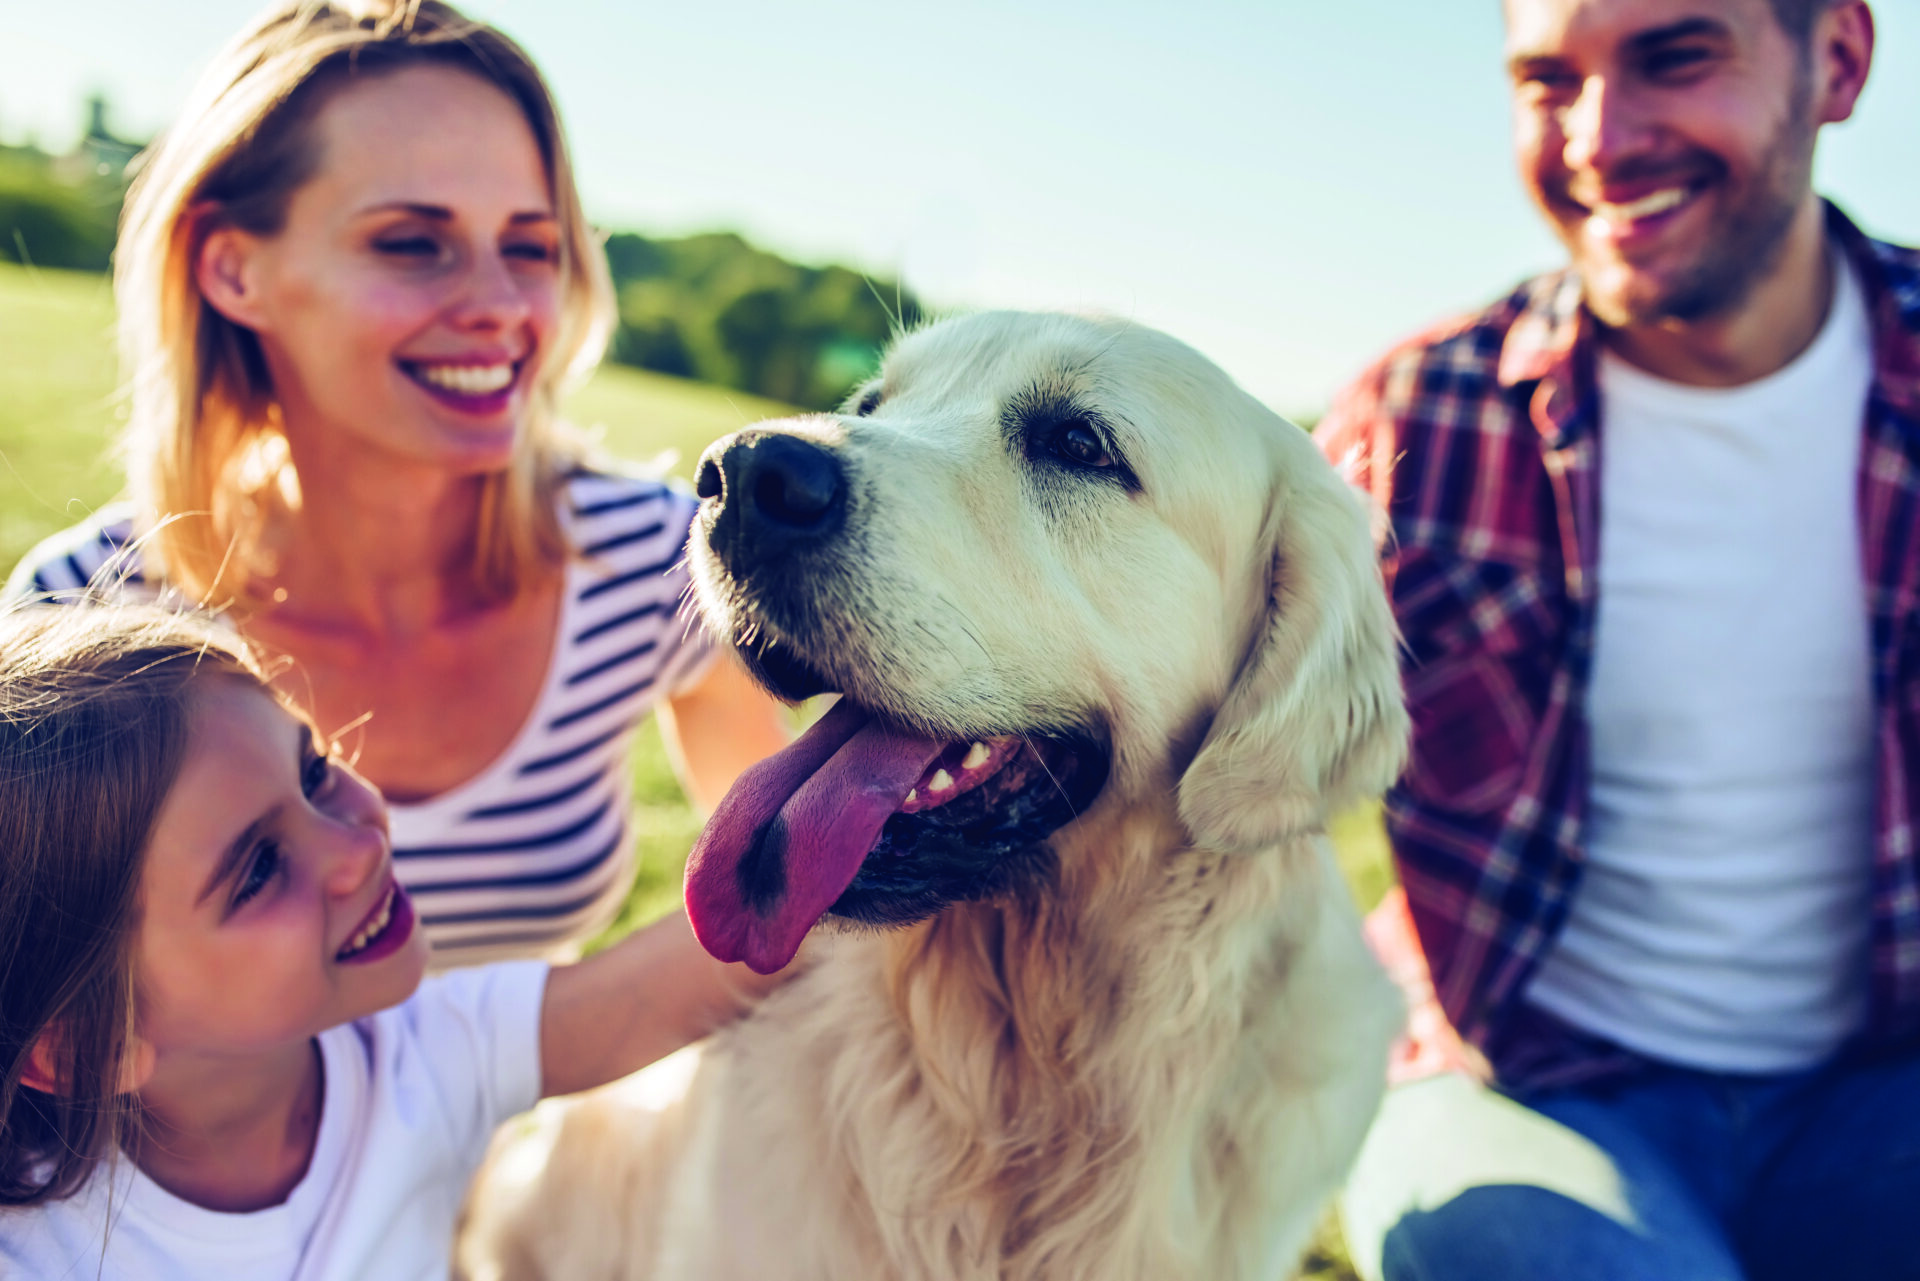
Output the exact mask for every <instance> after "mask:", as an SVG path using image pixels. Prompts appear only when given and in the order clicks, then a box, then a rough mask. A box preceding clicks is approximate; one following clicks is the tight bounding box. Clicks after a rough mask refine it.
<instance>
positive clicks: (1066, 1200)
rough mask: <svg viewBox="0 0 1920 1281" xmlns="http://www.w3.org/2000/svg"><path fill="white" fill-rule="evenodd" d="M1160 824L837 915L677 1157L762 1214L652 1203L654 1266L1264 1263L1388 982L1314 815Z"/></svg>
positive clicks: (732, 1054)
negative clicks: (708, 1217) (1301, 824)
mask: <svg viewBox="0 0 1920 1281" xmlns="http://www.w3.org/2000/svg"><path fill="white" fill-rule="evenodd" d="M1179 840H1180V837H1179V833H1178V832H1177V831H1174V830H1171V825H1170V824H1169V823H1168V822H1167V821H1166V820H1164V819H1163V818H1161V817H1159V816H1156V815H1153V814H1151V813H1148V812H1145V811H1142V812H1139V813H1135V814H1131V815H1126V816H1122V817H1120V818H1118V819H1116V820H1114V821H1113V822H1111V823H1109V824H1106V825H1103V826H1102V828H1101V829H1100V830H1098V831H1089V832H1087V833H1086V835H1085V838H1084V841H1085V847H1084V848H1082V849H1081V850H1077V851H1075V850H1069V851H1063V855H1064V857H1063V859H1062V867H1063V869H1065V870H1063V872H1062V876H1063V878H1072V877H1076V876H1078V877H1081V878H1084V880H1085V884H1083V885H1072V886H1067V887H1063V892H1059V893H1048V892H1041V891H1036V892H1035V893H1034V894H1032V895H1029V896H1026V897H1023V898H1020V899H1018V900H1014V901H1009V902H1005V903H994V904H975V905H968V906H963V907H959V908H954V909H950V910H949V911H948V912H946V913H944V914H943V915H942V916H940V917H938V918H936V919H935V920H933V921H931V922H929V923H927V924H926V925H924V926H921V927H918V928H915V929H912V930H909V931H904V932H899V933H894V934H889V935H882V936H869V937H857V938H843V939H838V940H834V941H832V942H831V943H830V944H829V945H828V947H827V948H826V949H824V950H825V951H826V952H827V955H825V956H822V957H821V958H819V968H818V969H817V970H816V976H817V977H818V979H819V981H810V980H809V979H806V978H803V979H801V980H800V981H798V982H796V983H795V984H794V985H793V986H792V987H791V988H789V989H788V990H787V991H785V992H783V993H781V994H780V995H779V996H778V997H777V998H776V999H775V1000H774V1001H772V1002H770V1003H769V1005H768V1006H767V1008H765V1009H764V1010H763V1011H762V1012H761V1014H760V1015H758V1016H757V1017H756V1018H755V1019H753V1020H751V1021H749V1022H748V1023H747V1024H745V1025H743V1026H742V1027H740V1028H739V1029H737V1030H736V1032H734V1033H732V1034H730V1035H729V1036H728V1037H727V1038H726V1040H725V1041H723V1042H722V1043H721V1045H719V1046H717V1047H716V1052H714V1053H712V1054H711V1055H710V1058H709V1060H708V1063H707V1064H706V1066H705V1071H707V1072H708V1073H711V1074H716V1075H714V1076H712V1077H711V1078H710V1079H709V1080H708V1081H707V1083H706V1084H707V1085H708V1086H710V1087H711V1088H710V1090H708V1091H707V1092H706V1097H707V1100H708V1101H709V1103H710V1104H712V1105H714V1106H708V1107H706V1108H704V1109H703V1115H702V1117H701V1120H700V1121H699V1122H698V1125H699V1126H700V1133H699V1135H698V1137H697V1138H696V1139H695V1141H694V1143H693V1147H694V1148H695V1149H696V1150H698V1151H699V1152H700V1156H701V1157H702V1158H703V1159H702V1160H700V1161H697V1162H695V1165H696V1167H699V1166H704V1167H705V1168H694V1169H683V1170H682V1172H681V1173H682V1177H684V1178H689V1179H692V1180H694V1182H695V1185H696V1186H697V1185H699V1184H710V1185H711V1186H715V1187H725V1188H726V1189H727V1199H728V1200H729V1201H730V1202H731V1203H733V1204H734V1205H736V1206H751V1207H753V1208H754V1222H753V1223H751V1224H742V1223H735V1224H734V1225H732V1226H733V1228H734V1229H735V1233H734V1234H732V1235H730V1236H729V1238H728V1239H727V1240H726V1241H724V1242H716V1241H713V1240H712V1239H708V1240H706V1241H703V1242H693V1241H678V1242H676V1241H675V1240H674V1239H673V1238H674V1236H675V1232H674V1226H673V1225H674V1220H675V1218H676V1215H675V1213H674V1210H673V1208H672V1207H671V1206H669V1207H666V1213H665V1216H664V1218H663V1220H662V1221H661V1224H660V1226H661V1230H662V1233H663V1238H664V1241H663V1244H664V1245H665V1246H666V1249H665V1251H664V1255H663V1260H664V1261H665V1262H666V1263H667V1264H668V1266H666V1267H664V1268H663V1269H662V1270H661V1271H660V1273H659V1274H658V1275H660V1276H662V1277H665V1276H678V1275H686V1276H689V1277H691V1276H696V1275H697V1276H701V1277H705V1278H714V1277H732V1276H738V1277H743V1278H744V1277H755V1278H761V1277H788V1276H791V1277H795V1278H812V1277H819V1278H823V1279H824V1278H827V1277H832V1276H844V1275H851V1274H850V1273H848V1272H847V1271H846V1267H847V1262H848V1260H849V1259H853V1258H858V1259H861V1260H863V1261H864V1263H865V1265H866V1266H865V1270H863V1271H861V1272H860V1273H859V1274H860V1275H867V1276H875V1277H898V1278H901V1279H902V1281H907V1279H912V1281H936V1279H938V1281H963V1279H971V1278H981V1279H983V1281H984V1279H985V1278H996V1279H1001V1278H1004V1279H1006V1281H1020V1279H1023V1278H1047V1279H1048V1281H1078V1279H1081V1278H1085V1279H1086V1281H1093V1279H1094V1278H1100V1279H1101V1281H1114V1279H1117V1278H1141V1279H1142V1281H1145V1279H1147V1278H1154V1279H1155V1281H1166V1279H1170V1278H1182V1277H1193V1278H1200V1277H1206V1278H1223V1279H1224V1278H1256V1277H1258V1278H1269V1277H1277V1276H1279V1275H1281V1274H1282V1272H1283V1270H1284V1269H1285V1268H1286V1267H1287V1266H1288V1265H1289V1264H1290V1263H1291V1262H1292V1260H1293V1258H1294V1257H1295V1255H1297V1252H1298V1250H1299V1248H1300V1247H1301V1246H1302V1245H1303V1244H1304V1240H1305V1236H1306V1234H1307V1233H1308V1232H1310V1231H1311V1228H1312V1223H1311V1221H1305V1222H1301V1221H1297V1220H1299V1218H1300V1216H1299V1214H1298V1213H1297V1212H1292V1214H1291V1219H1290V1211H1291V1209H1292V1207H1298V1206H1300V1205H1303V1204H1304V1205H1308V1206H1317V1205H1318V1204H1320V1202H1321V1200H1322V1198H1323V1197H1324V1194H1325V1193H1326V1192H1327V1191H1328V1190H1330V1188H1331V1186H1332V1185H1333V1184H1334V1183H1337V1181H1338V1179H1339V1178H1340V1177H1341V1175H1342V1174H1343V1173H1344V1170H1343V1169H1342V1168H1341V1167H1342V1166H1343V1165H1344V1162H1345V1161H1346V1159H1347V1157H1348V1155H1349V1154H1350V1152H1351V1150H1352V1147H1353V1145H1354V1142H1355V1141H1357V1135H1350V1134H1347V1133H1345V1132H1344V1131H1343V1126H1344V1125H1345V1123H1344V1122H1341V1121H1339V1120H1337V1119H1336V1120H1334V1121H1332V1122H1331V1128H1332V1130H1333V1132H1330V1133H1329V1132H1325V1131H1326V1130H1327V1128H1328V1126H1327V1125H1326V1124H1323V1122H1325V1121H1326V1120H1327V1117H1329V1116H1330V1117H1332V1118H1342V1117H1346V1116H1353V1115H1358V1116H1361V1117H1364V1116H1366V1115H1370V1113H1371V1101H1370V1100H1368V1099H1366V1098H1363V1097H1358V1096H1364V1095H1367V1094H1368V1093H1372V1094H1377V1092H1378V1088H1379V1087H1378V1084H1377V1080H1378V1063H1379V1061H1380V1057H1381V1054H1382V1053H1383V1051H1384V1044H1385V1039H1386V1037H1387V1035H1389V1031H1390V1027H1391V1024H1392V1018H1391V1003H1390V1001H1388V1000H1386V999H1385V997H1384V992H1383V991H1382V988H1381V983H1382V980H1380V978H1379V975H1378V971H1377V969H1376V968H1375V967H1374V966H1373V965H1372V963H1371V961H1370V960H1369V959H1368V958H1367V957H1366V955H1365V953H1364V949H1363V948H1362V947H1361V945H1360V943H1359V940H1358V932H1357V930H1356V929H1355V928H1354V925H1353V921H1352V909H1351V906H1350V905H1348V904H1347V903H1346V901H1345V894H1344V890H1343V889H1342V888H1341V887H1340V886H1339V885H1338V884H1337V881H1336V880H1335V878H1334V877H1333V875H1332V872H1331V867H1330V864H1329V862H1328V860H1327V858H1326V856H1325V852H1324V849H1323V848H1321V845H1320V843H1319V842H1318V841H1317V840H1316V839H1314V838H1309V837H1302V838H1299V839H1298V840H1296V841H1294V842H1292V843H1290V844H1289V845H1288V846H1287V847H1286V848H1284V849H1281V850H1277V851H1268V852H1264V853H1260V854H1233V855H1220V854H1211V853H1207V852H1204V851H1192V850H1180V849H1178V844H1179ZM1093 850H1099V851H1100V855H1099V856H1098V857H1095V856H1092V853H1091V852H1092V851H1093ZM1170 850H1171V851H1174V852H1171V853H1168V852H1166V851H1170ZM1154 851H1160V853H1158V854H1156V853H1155V852H1154ZM1064 904H1074V905H1076V906H1075V907H1074V908H1073V910H1072V911H1071V913H1069V912H1068V911H1067V910H1066V909H1065V908H1063V906H1062V905H1064ZM1343 916H1344V919H1342V918H1343ZM829 970H838V971H840V972H839V973H837V974H831V975H829V974H828V973H827V971H829ZM848 971H851V972H853V973H856V974H859V975H861V976H862V979H861V981H860V982H857V983H854V982H848V981H847V974H848ZM828 978H831V981H827V979H828ZM1309 1004H1310V1005H1311V1006H1312V1008H1311V1009H1308V1008H1305V1007H1306V1006H1307V1005H1309ZM1343 1024H1344V1025H1346V1026H1343ZM1299 1027H1311V1028H1313V1029H1314V1031H1313V1035H1312V1036H1311V1037H1309V1038H1304V1039H1300V1040H1296V1039H1295V1038H1293V1037H1292V1036H1290V1035H1289V1032H1290V1029H1294V1028H1299ZM1349 1069H1351V1070H1349ZM1343 1077H1345V1078H1349V1079H1343ZM1329 1091H1332V1092H1334V1093H1336V1094H1337V1093H1339V1092H1341V1091H1347V1092H1354V1093H1356V1097H1354V1098H1351V1099H1336V1098H1329V1097H1327V1094H1328V1092H1329ZM1322 1109H1324V1110H1325V1112H1326V1116H1320V1117H1316V1116H1315V1115H1314V1113H1316V1112H1318V1111H1320V1110H1322ZM828 1171H835V1172H837V1174H835V1175H832V1176H829V1175H828V1174H827V1173H826V1172H828ZM689 1208H692V1207H689ZM702 1208H704V1207H702ZM690 1217H691V1218H692V1219H693V1220H695V1221H699V1220H702V1219H704V1218H705V1216H704V1215H703V1214H694V1215H692V1216H690ZM683 1250H684V1251H686V1253H684V1254H683ZM715 1250H717V1251H718V1253H719V1254H720V1255H721V1256H723V1257H720V1258H715V1257H713V1256H712V1252H713V1251H715ZM1223 1251H1237V1252H1238V1253H1236V1254H1233V1255H1231V1256H1227V1255H1224V1254H1223V1253H1222V1252H1223ZM676 1258H677V1259H679V1260H680V1261H681V1262H682V1263H684V1265H685V1270H684V1273H683V1272H682V1270H681V1269H680V1268H679V1267H676V1266H674V1263H673V1261H674V1260H675V1259H676Z"/></svg>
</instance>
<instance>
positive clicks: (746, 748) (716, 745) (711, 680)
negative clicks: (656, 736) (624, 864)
mask: <svg viewBox="0 0 1920 1281" xmlns="http://www.w3.org/2000/svg"><path fill="white" fill-rule="evenodd" d="M655 711H656V713H657V714H658V716H659V717H660V736H661V738H662V739H663V740H664V741H665V743H666V748H667V755H668V757H669V758H670V759H671V760H672V761H673V766H674V772H675V773H676V774H678V775H679V776H680V785H681V786H682V787H684V788H685V789H686V791H687V799H688V800H690V801H692V802H693V806H694V808H695V809H697V810H699V811H700V813H702V814H711V813H713V807H714V806H716V805H718V804H719V803H720V798H721V797H723V796H725V795H726V794H727V789H728V788H729V787H732V786H733V780H734V779H736V778H738V777H740V771H742V770H744V769H746V768H747V766H749V765H752V764H754V763H756V762H757V761H760V760H762V759H763V758H765V757H768V756H771V755H773V754H774V753H775V752H777V751H779V750H780V749H781V748H783V747H785V746H786V745H787V744H788V743H790V742H792V741H793V731H792V730H791V729H790V728H789V724H790V722H789V716H788V712H787V709H786V708H785V707H784V706H782V705H781V704H780V702H779V701H778V700H777V699H775V698H774V697H773V695H771V694H769V693H767V692H766V691H765V690H763V689H761V688H760V686H759V685H757V684H755V683H754V680H753V678H752V677H751V676H749V675H747V669H746V668H745V667H743V666H741V663H740V660H739V659H738V658H735V657H734V656H733V655H732V654H730V653H727V654H722V655H721V656H720V658H719V659H718V661H716V662H715V663H714V664H713V666H712V667H711V668H710V669H709V670H708V672H707V674H706V676H705V677H704V678H702V680H701V681H700V683H699V684H698V685H696V686H694V687H693V688H692V689H690V690H688V691H687V692H686V693H684V694H680V695H677V696H676V697H673V698H669V699H666V700H665V701H663V702H662V703H660V704H659V706H658V707H657V708H655Z"/></svg>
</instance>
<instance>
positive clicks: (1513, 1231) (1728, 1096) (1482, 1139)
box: [1341, 1052, 1920, 1281]
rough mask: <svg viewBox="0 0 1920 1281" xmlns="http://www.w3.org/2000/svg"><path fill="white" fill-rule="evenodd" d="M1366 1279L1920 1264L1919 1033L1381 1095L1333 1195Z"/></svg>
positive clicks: (1690, 1278)
mask: <svg viewBox="0 0 1920 1281" xmlns="http://www.w3.org/2000/svg"><path fill="white" fill-rule="evenodd" d="M1341 1211H1342V1217H1343V1220H1344V1222H1345V1225H1346V1228H1347V1236H1348V1244H1349V1246H1350V1248H1351V1249H1352V1252H1353V1257H1354V1264H1355V1266H1356V1267H1357V1268H1358V1269H1359V1270H1360V1272H1361V1274H1362V1275H1363V1276H1366V1277H1368V1278H1370V1281H1775V1279H1776V1278H1777V1279H1778V1281H1813V1279H1814V1278H1821V1279H1822V1281H1824V1279H1825V1278H1829V1277H1832V1278H1836V1279H1844V1281H1856V1279H1857V1281H1868V1279H1869V1278H1870V1279H1871V1281H1902V1279H1904V1278H1920V1053H1916V1052H1909V1053H1906V1054H1902V1055H1897V1056H1881V1057H1878V1058H1865V1057H1860V1058H1853V1059H1845V1060H1840V1061H1836V1062H1834V1063H1832V1064H1829V1065H1826V1066H1823V1067H1820V1068H1817V1069H1814V1070H1812V1071H1807V1072H1796V1073H1790V1074H1786V1075H1781V1076H1758V1077H1755V1076H1729V1075H1724V1074H1719V1073H1711V1072H1695V1071H1688V1070H1684V1069H1680V1068H1659V1069H1655V1070H1653V1071H1651V1072H1650V1073H1647V1074H1645V1075H1642V1076H1638V1077H1635V1078H1633V1079H1632V1080H1630V1081H1627V1082H1624V1083H1617V1084H1614V1085H1602V1086H1593V1087H1579V1088H1572V1089H1564V1090H1553V1091H1547V1092H1543V1093H1540V1094H1537V1095H1533V1096H1530V1097H1528V1098H1526V1099H1525V1100H1524V1101H1516V1100H1513V1099H1509V1098H1507V1097H1505V1096H1503V1095H1500V1094H1497V1093H1494V1092H1493V1091H1490V1090H1487V1089H1484V1088H1481V1087H1479V1086H1477V1085H1475V1084H1473V1083H1471V1082H1469V1081H1468V1080H1466V1078H1464V1077H1440V1078H1435V1079H1433V1080H1430V1081H1421V1082H1417V1083H1415V1084H1412V1085H1407V1086H1402V1087H1400V1088H1398V1089H1396V1090H1394V1091H1393V1092H1392V1093H1390V1094H1389V1095H1388V1097H1387V1102H1386V1104H1385V1105H1384V1106H1383V1107H1382V1109H1381V1114H1380V1119H1379V1121H1378V1122H1377V1123H1376V1124H1375V1126H1374V1128H1373V1131H1372V1132H1371V1133H1370V1134H1369V1135H1368V1136H1367V1143H1366V1147H1365V1149H1364V1150H1363V1151H1362V1153H1361V1156H1360V1160H1359V1162H1358V1164H1357V1165H1356V1167H1355V1170H1354V1175H1353V1178H1352V1179H1351V1180H1350V1181H1349V1183H1348V1186H1347V1193H1346V1196H1345V1199H1344V1200H1343V1202H1342V1206H1341Z"/></svg>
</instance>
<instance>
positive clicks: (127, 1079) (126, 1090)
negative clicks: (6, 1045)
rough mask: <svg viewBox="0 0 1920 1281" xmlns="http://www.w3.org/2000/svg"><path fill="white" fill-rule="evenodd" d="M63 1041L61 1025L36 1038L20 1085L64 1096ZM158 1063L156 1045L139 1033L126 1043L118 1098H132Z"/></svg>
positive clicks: (44, 1029) (121, 1062)
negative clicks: (61, 1040) (126, 1095)
mask: <svg viewBox="0 0 1920 1281" xmlns="http://www.w3.org/2000/svg"><path fill="white" fill-rule="evenodd" d="M60 1038H61V1028H60V1025H59V1024H58V1023H50V1024H48V1025H47V1026H46V1027H45V1028H43V1029H42V1030H41V1032H40V1035H39V1036H37V1037H35V1038H34V1042H33V1048H32V1049H31V1050H29V1051H27V1066H26V1068H25V1069H24V1070H23V1071H22V1072H21V1073H20V1084H22V1085H24V1086H27V1087H28V1088H29V1089H34V1090H38V1091H40V1092H41V1093H42V1094H54V1095H58V1094H63V1093H65V1089H64V1087H63V1086H62V1085H61V1082H60ZM158 1062H159V1055H158V1054H157V1053H156V1052H155V1051H154V1048H153V1045H152V1044H151V1043H150V1042H149V1041H147V1040H146V1039H145V1038H144V1037H142V1036H141V1035H140V1034H139V1033H137V1032H136V1033H134V1034H133V1035H132V1036H130V1037H129V1038H128V1039H127V1046H126V1052H125V1054H124V1056H123V1057H122V1058H121V1060H120V1081H119V1083H118V1085H116V1086H115V1092H116V1093H119V1094H133V1093H135V1092H136V1091H138V1090H140V1089H141V1088H142V1087H144V1086H145V1085H146V1083H147V1082H148V1081H150V1080H152V1079H153V1069H154V1066H155V1064H156V1063H158Z"/></svg>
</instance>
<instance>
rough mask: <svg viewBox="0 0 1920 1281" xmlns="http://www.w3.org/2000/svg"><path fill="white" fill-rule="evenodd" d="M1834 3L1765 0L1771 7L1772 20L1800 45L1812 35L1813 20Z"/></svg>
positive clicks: (1830, 0) (1811, 0)
mask: <svg viewBox="0 0 1920 1281" xmlns="http://www.w3.org/2000/svg"><path fill="white" fill-rule="evenodd" d="M1834 3H1835V0H1767V4H1768V5H1769V6H1770V7H1771V8H1772V9H1773V19H1774V21H1775V22H1778V23H1779V24H1780V29H1781V30H1782V31H1784V32H1786V33H1787V34H1788V35H1789V36H1791V37H1793V42H1794V43H1795V44H1800V45H1804V44H1806V43H1807V41H1808V40H1810V39H1811V38H1812V37H1813V24H1814V22H1815V21H1816V20H1817V19H1818V18H1819V17H1820V15H1821V14H1823V13H1825V12H1826V11H1827V10H1828V9H1829V8H1831V7H1832V6H1833V4H1834Z"/></svg>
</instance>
